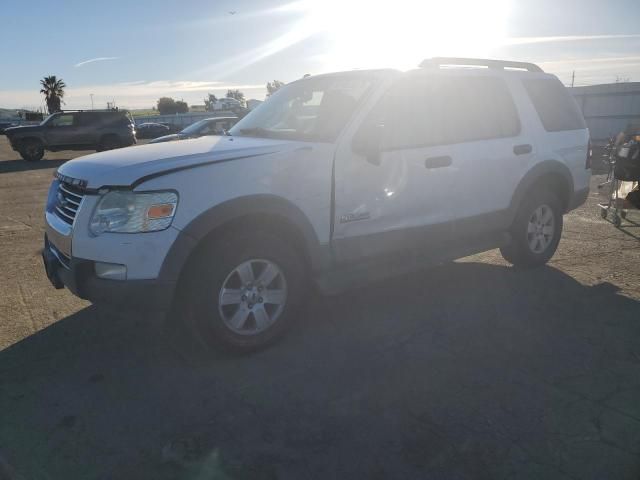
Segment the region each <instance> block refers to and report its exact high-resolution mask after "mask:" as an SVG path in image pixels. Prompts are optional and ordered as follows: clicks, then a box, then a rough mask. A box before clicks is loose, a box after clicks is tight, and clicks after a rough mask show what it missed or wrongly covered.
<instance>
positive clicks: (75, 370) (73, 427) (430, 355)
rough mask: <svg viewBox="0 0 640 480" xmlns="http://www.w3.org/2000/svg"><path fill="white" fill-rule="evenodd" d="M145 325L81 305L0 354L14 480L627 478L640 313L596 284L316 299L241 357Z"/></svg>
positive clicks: (509, 272) (638, 379) (467, 286)
mask: <svg viewBox="0 0 640 480" xmlns="http://www.w3.org/2000/svg"><path fill="white" fill-rule="evenodd" d="M149 320H151V319H150V318H143V317H142V316H137V317H136V316H131V315H126V314H118V313H113V312H109V311H106V310H103V309H99V308H96V307H89V308H86V309H84V310H82V311H80V312H78V313H77V314H74V315H72V316H70V317H68V318H65V319H63V320H61V321H59V322H57V323H56V324H54V325H52V326H51V327H49V328H47V329H45V330H43V331H41V332H39V333H37V334H35V335H33V336H31V337H29V338H27V339H25V340H24V341H22V342H20V343H18V344H16V345H14V346H12V347H10V348H8V349H6V350H4V351H3V352H0V375H1V376H2V382H0V411H1V412H2V415H3V417H4V418H3V420H2V422H0V448H1V449H2V451H3V453H4V455H5V456H6V460H7V461H8V462H9V463H10V464H11V465H13V467H14V468H16V469H17V470H18V471H19V472H21V473H22V474H23V475H24V476H25V478H29V479H40V478H47V479H48V478H53V479H58V478H60V479H62V478H64V479H68V478H82V479H93V478H96V479H107V478H108V479H111V478H154V479H164V478H185V479H187V478H188V479H192V478H193V479H195V478H198V479H204V478H207V479H209V478H232V479H236V478H243V479H245V478H246V479H261V478H264V479H276V478H278V479H283V478H294V479H300V478H318V479H325V478H371V479H376V478H380V479H382V478H452V479H467V478H469V479H496V478H545V479H549V478H581V479H588V478H594V479H595V478H616V479H624V478H630V479H631V478H635V479H637V478H638V473H639V472H640V457H639V455H640V376H638V375H637V372H638V367H639V363H640V341H639V340H640V304H639V303H638V302H636V301H634V300H631V299H628V298H626V297H623V296H621V295H619V294H617V293H616V290H615V288H613V287H612V286H611V285H609V284H601V285H598V286H595V287H585V286H582V285H581V284H579V283H578V282H576V281H575V280H573V279H572V278H571V277H568V276H567V275H565V274H563V273H561V272H560V271H558V270H556V269H553V268H550V267H547V268H542V269H539V270H536V271H529V272H521V271H517V270H515V269H511V268H506V267H501V266H496V265H487V264H477V263H454V264H450V265H447V266H443V267H440V268H436V269H433V270H430V271H428V272H423V273H421V274H417V275H412V276H408V277H403V278H402V279H399V280H393V281H387V282H384V283H379V284H376V285H374V286H371V287H369V288H367V289H362V290H358V291H355V292H350V293H347V294H344V295H341V296H339V297H334V298H328V299H327V298H315V299H312V301H311V304H310V305H309V306H308V308H307V310H306V312H305V313H304V314H303V315H302V316H301V322H299V324H298V325H297V326H296V327H295V328H294V330H293V331H292V332H291V334H290V335H288V336H287V337H286V338H285V339H284V340H283V341H282V342H280V343H279V344H277V345H275V346H273V347H272V348H270V349H268V350H266V351H263V352H260V353H258V354H254V355H252V356H248V357H234V356H228V355H223V354H217V355H205V354H203V353H202V352H197V351H192V350H191V349H189V348H184V346H183V345H182V344H180V345H176V344H172V340H171V338H173V337H167V336H160V335H158V334H157V332H156V330H155V327H153V325H152V324H151V323H149ZM163 448H164V453H163ZM163 459H164V460H165V462H163ZM167 460H170V461H169V462H167ZM171 460H173V461H171Z"/></svg>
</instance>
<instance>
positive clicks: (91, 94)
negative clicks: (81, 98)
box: [89, 93, 93, 110]
mask: <svg viewBox="0 0 640 480" xmlns="http://www.w3.org/2000/svg"><path fill="white" fill-rule="evenodd" d="M89 96H90V97H91V110H93V93H90V94H89Z"/></svg>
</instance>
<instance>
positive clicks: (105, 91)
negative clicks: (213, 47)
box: [0, 80, 266, 109]
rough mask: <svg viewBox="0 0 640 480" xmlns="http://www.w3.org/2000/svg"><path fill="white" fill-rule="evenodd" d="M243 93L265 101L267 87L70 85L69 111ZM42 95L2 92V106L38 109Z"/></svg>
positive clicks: (165, 83) (166, 82)
mask: <svg viewBox="0 0 640 480" xmlns="http://www.w3.org/2000/svg"><path fill="white" fill-rule="evenodd" d="M235 89H239V90H242V91H243V92H244V94H245V96H246V97H247V98H264V95H265V93H266V89H265V85H264V84H244V83H243V84H236V83H228V82H219V81H212V82H203V81H193V80H181V81H169V80H155V81H146V80H138V81H130V82H121V83H112V84H100V85H83V86H78V87H73V86H69V87H67V88H66V89H65V96H64V99H65V106H66V108H69V109H71V108H88V107H89V105H91V95H93V98H94V103H95V105H96V108H97V107H100V108H103V107H104V106H105V105H106V103H107V102H108V101H109V102H111V101H113V100H115V101H116V104H117V105H118V106H120V107H123V108H150V107H151V106H152V105H155V103H156V101H157V100H158V98H160V97H174V98H177V99H184V100H185V101H186V102H187V103H189V105H192V104H202V103H203V98H204V97H205V96H206V94H207V93H209V92H210V93H214V94H215V95H217V96H224V94H225V93H226V92H227V90H235ZM41 104H42V95H40V94H39V93H38V90H37V89H34V90H0V106H2V107H9V108H22V107H30V108H32V107H37V106H39V105H41Z"/></svg>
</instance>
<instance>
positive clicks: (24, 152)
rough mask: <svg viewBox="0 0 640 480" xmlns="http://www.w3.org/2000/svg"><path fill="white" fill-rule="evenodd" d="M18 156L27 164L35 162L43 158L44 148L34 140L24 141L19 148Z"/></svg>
mask: <svg viewBox="0 0 640 480" xmlns="http://www.w3.org/2000/svg"><path fill="white" fill-rule="evenodd" d="M20 155H21V156H22V158H24V159H25V160H26V161H27V162H37V161H38V160H41V159H42V157H44V146H43V145H42V142H40V141H39V140H36V139H28V140H25V141H24V142H23V144H22V147H21V148H20Z"/></svg>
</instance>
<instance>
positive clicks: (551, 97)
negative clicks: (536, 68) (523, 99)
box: [523, 78, 587, 132]
mask: <svg viewBox="0 0 640 480" xmlns="http://www.w3.org/2000/svg"><path fill="white" fill-rule="evenodd" d="M523 84H524V88H525V90H526V91H527V94H528V95H529V98H530V99H531V102H532V103H533V106H534V107H535V109H536V111H537V112H538V117H540V121H541V122H542V125H543V126H544V129H545V130H546V131H547V132H562V131H566V130H580V129H584V128H587V126H586V124H585V122H584V118H583V116H582V113H581V112H580V110H579V109H578V106H577V105H576V102H575V100H574V99H573V97H572V96H571V94H570V93H569V92H568V91H567V89H566V88H565V87H564V85H562V83H560V81H559V80H557V79H555V78H535V79H529V80H524V81H523Z"/></svg>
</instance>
